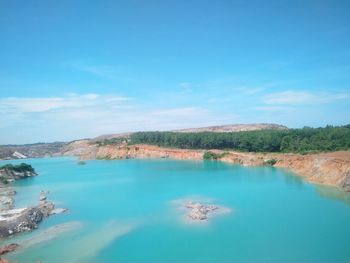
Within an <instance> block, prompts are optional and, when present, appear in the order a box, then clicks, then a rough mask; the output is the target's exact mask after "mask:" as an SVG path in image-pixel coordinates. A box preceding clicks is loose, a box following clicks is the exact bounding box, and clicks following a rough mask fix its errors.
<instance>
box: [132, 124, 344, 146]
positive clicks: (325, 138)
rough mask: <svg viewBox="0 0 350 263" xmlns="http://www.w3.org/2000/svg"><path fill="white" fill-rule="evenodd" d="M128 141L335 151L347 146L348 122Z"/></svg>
mask: <svg viewBox="0 0 350 263" xmlns="http://www.w3.org/2000/svg"><path fill="white" fill-rule="evenodd" d="M130 143H131V144H139V143H143V144H152V145H158V146H164V147H175V148H183V149H233V150H237V151H247V152H296V153H308V152H317V151H337V150H348V149H350V125H345V126H337V127H334V126H326V127H324V128H310V127H304V128H302V129H289V130H259V131H243V132H230V133H223V132H218V133H216V132H198V133H182V132H158V131H156V132H137V133H133V134H132V135H131V136H130Z"/></svg>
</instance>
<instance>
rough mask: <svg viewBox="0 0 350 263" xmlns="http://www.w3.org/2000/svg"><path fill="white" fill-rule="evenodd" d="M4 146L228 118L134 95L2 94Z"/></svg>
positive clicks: (203, 123) (202, 123) (0, 125)
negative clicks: (161, 104)
mask: <svg viewBox="0 0 350 263" xmlns="http://www.w3.org/2000/svg"><path fill="white" fill-rule="evenodd" d="M0 112H1V113H6V114H2V121H1V123H0V128H1V136H0V144H7V143H28V142H38V141H46V142H49V141H56V140H61V141H67V140H73V139H79V138H86V137H95V136H98V135H101V134H108V133H118V132H130V131H140V130H172V129H181V128H189V127H198V126H206V125H214V124H220V123H221V122H223V121H225V122H227V119H225V118H227V116H220V118H218V117H217V116H215V115H214V114H213V113H212V112H210V111H209V110H207V109H205V108H199V107H175V108H164V107H157V106H156V105H150V104H146V103H140V102H139V101H135V100H133V99H131V98H129V97H123V96H110V95H101V94H68V95H66V96H61V97H41V98H18V97H11V98H0Z"/></svg>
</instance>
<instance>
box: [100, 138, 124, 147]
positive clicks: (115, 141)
mask: <svg viewBox="0 0 350 263" xmlns="http://www.w3.org/2000/svg"><path fill="white" fill-rule="evenodd" d="M127 142H128V139H127V138H125V137H120V138H112V139H104V140H103V141H97V142H96V144H97V145H98V146H106V145H116V144H123V143H127Z"/></svg>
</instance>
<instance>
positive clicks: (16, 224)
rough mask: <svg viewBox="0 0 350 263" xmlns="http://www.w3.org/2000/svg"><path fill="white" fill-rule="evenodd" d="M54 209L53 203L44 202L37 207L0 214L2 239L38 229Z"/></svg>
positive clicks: (0, 235) (0, 236)
mask: <svg viewBox="0 0 350 263" xmlns="http://www.w3.org/2000/svg"><path fill="white" fill-rule="evenodd" d="M54 208H55V206H54V204H53V203H52V202H50V201H44V202H40V203H39V205H37V206H35V207H29V208H22V209H12V210H8V211H6V212H2V213H0V238H4V237H8V236H11V235H14V234H17V233H20V232H24V231H31V230H33V229H36V228H37V227H38V224H39V223H40V222H41V221H42V220H43V218H45V217H48V216H49V215H50V213H51V211H53V209H54Z"/></svg>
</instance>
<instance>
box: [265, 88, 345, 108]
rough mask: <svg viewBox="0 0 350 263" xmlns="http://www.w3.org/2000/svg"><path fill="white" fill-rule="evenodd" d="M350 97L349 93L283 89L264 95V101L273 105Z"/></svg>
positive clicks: (311, 102)
mask: <svg viewBox="0 0 350 263" xmlns="http://www.w3.org/2000/svg"><path fill="white" fill-rule="evenodd" d="M347 98H349V94H348V93H311V92H308V91H292V90H288V91H283V92H277V93H271V94H268V95H266V96H265V97H264V102H265V103H266V104H271V105H276V104H279V105H302V104H304V105H306V104H322V103H332V102H335V101H338V100H343V99H347Z"/></svg>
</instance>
